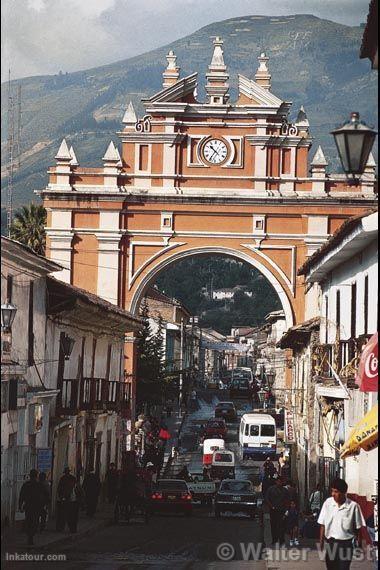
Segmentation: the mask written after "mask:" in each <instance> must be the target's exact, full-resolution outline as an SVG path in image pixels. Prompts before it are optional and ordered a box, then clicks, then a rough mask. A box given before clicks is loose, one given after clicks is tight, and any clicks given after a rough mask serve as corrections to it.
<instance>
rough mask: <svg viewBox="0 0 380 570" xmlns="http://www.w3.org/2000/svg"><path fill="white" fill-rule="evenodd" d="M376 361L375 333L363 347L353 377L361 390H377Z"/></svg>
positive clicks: (376, 339)
mask: <svg viewBox="0 0 380 570" xmlns="http://www.w3.org/2000/svg"><path fill="white" fill-rule="evenodd" d="M378 363H379V361H378V333H375V334H374V335H373V336H371V338H370V339H369V341H368V342H367V344H366V345H365V347H364V348H363V352H362V355H361V358H360V364H359V369H358V373H357V376H356V379H355V382H356V384H358V385H359V386H360V391H361V392H378V391H379V371H378Z"/></svg>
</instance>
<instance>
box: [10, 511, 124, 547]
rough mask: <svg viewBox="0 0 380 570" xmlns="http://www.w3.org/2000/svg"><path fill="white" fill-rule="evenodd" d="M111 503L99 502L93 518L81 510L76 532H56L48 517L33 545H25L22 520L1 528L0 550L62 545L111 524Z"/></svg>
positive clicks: (25, 539) (52, 522)
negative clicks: (44, 526)
mask: <svg viewBox="0 0 380 570" xmlns="http://www.w3.org/2000/svg"><path fill="white" fill-rule="evenodd" d="M113 509H114V507H113V505H109V504H108V503H105V504H101V505H100V506H99V508H98V511H97V513H96V514H95V516H94V517H93V518H89V517H87V516H86V514H85V513H84V512H83V511H81V512H80V514H79V521H78V532H77V533H75V534H72V533H70V532H69V531H68V530H65V531H63V532H58V531H56V530H55V519H49V521H48V523H47V525H46V529H45V530H44V531H43V532H41V533H37V534H36V535H35V537H34V546H27V545H26V543H27V537H26V534H25V533H24V532H23V531H22V522H19V523H16V524H15V525H14V526H12V527H7V528H3V529H2V534H1V552H2V557H3V555H4V553H5V552H14V551H16V552H20V551H26V550H27V551H33V550H40V549H43V548H47V547H51V546H52V545H54V546H55V547H58V546H63V545H64V544H67V543H70V542H73V541H75V540H78V538H82V537H84V536H86V535H87V534H91V533H93V532H96V531H97V530H100V529H102V528H104V527H106V526H108V525H110V524H111V522H112V519H113Z"/></svg>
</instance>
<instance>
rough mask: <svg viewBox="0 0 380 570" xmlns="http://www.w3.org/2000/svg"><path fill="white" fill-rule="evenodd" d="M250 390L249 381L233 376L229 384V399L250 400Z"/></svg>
mask: <svg viewBox="0 0 380 570" xmlns="http://www.w3.org/2000/svg"><path fill="white" fill-rule="evenodd" d="M251 397H252V389H251V386H250V383H249V379H248V378H245V377H243V376H235V377H234V378H233V380H232V382H231V384H230V398H251Z"/></svg>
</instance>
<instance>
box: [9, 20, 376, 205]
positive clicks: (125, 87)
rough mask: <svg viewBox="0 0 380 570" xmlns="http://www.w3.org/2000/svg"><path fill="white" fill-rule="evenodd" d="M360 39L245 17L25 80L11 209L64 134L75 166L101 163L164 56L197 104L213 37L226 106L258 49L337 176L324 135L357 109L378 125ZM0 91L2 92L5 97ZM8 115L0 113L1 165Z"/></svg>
mask: <svg viewBox="0 0 380 570" xmlns="http://www.w3.org/2000/svg"><path fill="white" fill-rule="evenodd" d="M362 33H363V30H362V28H359V27H349V26H345V25H342V24H337V23H335V22H330V21H327V20H321V19H319V18H316V17H314V16H309V15H298V16H287V17H279V18H269V17H264V16H247V17H244V18H233V19H230V20H225V21H222V22H216V23H213V24H210V25H208V26H206V27H204V28H202V29H201V30H199V31H197V32H195V33H194V34H191V35H189V36H187V37H185V38H183V39H180V40H178V41H175V42H173V43H171V44H169V45H166V46H164V47H162V48H159V49H156V50H153V51H151V52H149V53H145V54H143V55H140V56H137V57H133V58H130V59H127V60H124V61H119V62H117V63H114V64H111V65H106V66H102V67H98V68H94V69H89V70H86V71H79V72H76V73H70V74H67V73H60V74H58V75H54V76H41V77H31V78H25V79H22V80H20V81H19V83H21V85H22V99H23V104H22V122H23V140H22V148H23V152H24V155H23V157H22V161H21V167H20V169H19V171H18V172H17V173H16V177H15V188H16V190H15V203H16V204H21V203H25V202H29V201H30V200H33V199H34V195H33V190H34V189H38V188H42V187H43V186H44V185H45V183H46V170H47V168H48V166H49V165H50V164H54V155H55V152H56V150H57V148H58V145H59V143H60V141H61V139H62V138H63V137H64V136H65V137H67V139H68V140H69V141H70V143H72V144H73V145H74V147H75V150H76V153H77V157H78V160H79V162H80V164H81V165H82V166H96V165H100V164H101V157H102V156H103V154H104V151H105V149H106V146H107V143H108V142H109V140H110V138H111V137H112V138H113V139H114V140H115V141H117V136H116V135H115V131H116V130H118V128H119V127H120V121H121V117H122V115H123V112H124V109H125V107H126V105H127V103H128V101H129V100H130V99H132V100H133V102H134V104H135V106H136V108H137V109H139V110H140V112H141V111H142V107H141V104H140V98H141V97H142V96H147V95H149V94H151V93H153V92H155V91H157V90H159V89H160V88H161V83H162V71H163V69H164V66H165V63H166V60H165V54H166V53H167V52H168V50H169V48H170V49H173V50H174V51H175V53H176V54H177V56H178V60H177V61H178V64H179V65H180V67H181V75H182V77H183V76H184V75H186V74H189V73H192V72H194V71H198V72H199V81H200V85H199V88H198V94H199V98H200V99H202V98H203V96H204V89H203V85H204V76H205V73H206V70H207V66H208V64H209V61H210V58H211V51H212V45H211V37H212V36H215V35H220V36H222V37H223V39H224V42H225V45H224V49H225V60H226V63H227V65H228V68H229V73H230V84H231V93H232V100H233V99H234V97H235V96H236V76H237V73H238V72H240V73H243V74H245V75H248V76H253V74H254V73H255V71H256V69H257V56H258V55H259V53H260V52H261V51H262V50H265V51H266V52H267V54H268V55H269V56H270V62H269V66H270V71H271V73H272V85H273V87H272V91H273V93H275V94H277V95H278V96H279V97H281V98H283V99H285V100H290V101H293V103H294V106H293V116H294V115H295V114H296V113H297V110H298V108H299V106H300V105H302V104H303V105H304V106H305V108H306V111H307V113H308V116H309V119H310V123H311V127H312V128H311V132H312V136H313V137H314V138H315V145H317V144H319V143H321V144H322V145H323V147H324V149H325V151H326V154H327V156H329V157H330V158H331V159H332V161H333V167H334V168H336V166H337V163H336V151H335V148H334V145H333V140H332V137H331V136H330V135H329V131H330V130H331V129H332V128H333V127H334V126H336V125H337V124H339V123H341V122H342V121H343V120H344V119H346V118H347V117H348V115H349V113H350V111H352V110H358V111H360V113H361V116H362V118H363V119H364V120H366V121H367V122H368V123H370V124H375V123H376V117H375V109H376V101H377V76H376V73H375V72H373V71H371V70H370V64H369V62H368V61H367V60H365V61H363V60H360V59H359V48H360V43H361V38H362ZM115 58H117V54H116V53H115ZM15 83H18V82H15ZM6 90H7V86H6V84H3V85H2V96H3V97H4V96H5V97H6ZM3 100H4V101H5V100H6V99H3ZM5 113H6V105H3V110H2V124H3V125H4V128H3V129H2V143H1V144H2V156H3V157H4V159H5V157H6V153H5V152H4V150H5V144H6V136H7V132H6V117H5ZM4 174H5V169H4V167H3V168H2V176H3V175H4ZM3 182H4V181H3ZM2 187H3V189H4V188H5V184H2Z"/></svg>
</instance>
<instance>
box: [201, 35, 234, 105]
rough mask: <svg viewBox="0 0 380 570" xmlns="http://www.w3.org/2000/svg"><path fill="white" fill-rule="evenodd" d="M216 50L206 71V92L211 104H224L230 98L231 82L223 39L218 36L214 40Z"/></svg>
mask: <svg viewBox="0 0 380 570" xmlns="http://www.w3.org/2000/svg"><path fill="white" fill-rule="evenodd" d="M213 45H214V51H213V54H212V59H211V63H210V65H209V66H208V73H206V79H207V83H206V92H207V95H208V98H209V103H210V104H211V105H223V104H225V103H227V101H228V99H229V98H230V96H229V94H228V89H229V84H228V78H229V75H228V73H227V66H226V64H225V63H224V57H223V49H222V46H223V40H222V39H221V38H220V37H219V36H217V37H216V38H215V39H214V42H213Z"/></svg>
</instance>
